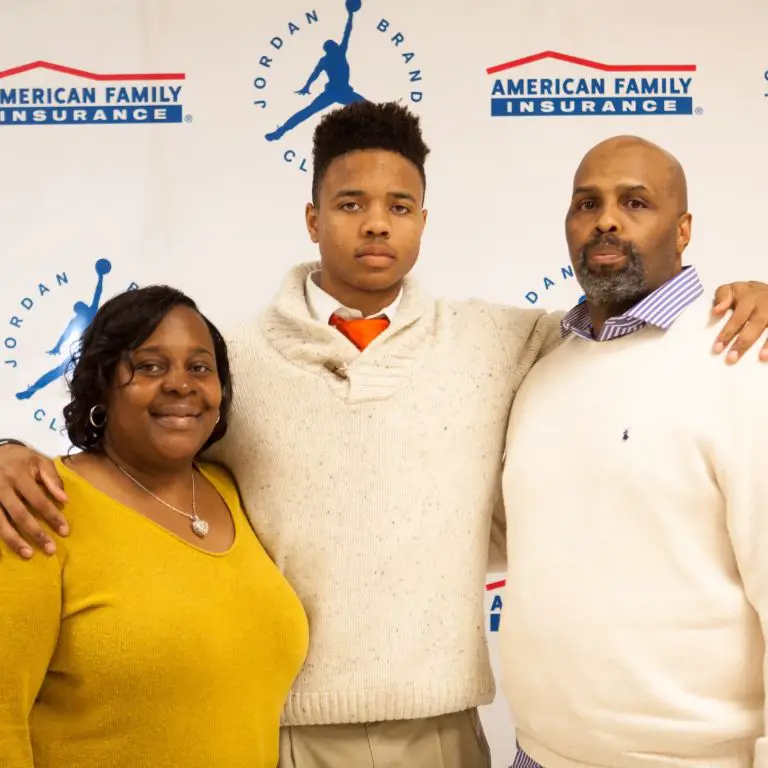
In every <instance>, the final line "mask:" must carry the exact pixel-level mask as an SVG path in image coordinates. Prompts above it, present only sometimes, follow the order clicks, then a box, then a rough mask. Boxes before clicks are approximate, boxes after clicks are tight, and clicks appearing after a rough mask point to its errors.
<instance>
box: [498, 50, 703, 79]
mask: <svg viewBox="0 0 768 768" xmlns="http://www.w3.org/2000/svg"><path fill="white" fill-rule="evenodd" d="M542 59H557V60H558V61H565V62H567V63H568V64H578V65H579V66H581V67H590V68H591V69H598V70H600V71H601V72H695V71H696V65H695V64H603V63H601V62H599V61H590V59H581V58H579V57H578V56H569V55H568V54H567V53H558V52H557V51H542V52H541V53H534V54H533V55H532V56H524V57H523V58H522V59H514V60H513V61H508V62H507V63H506V64H497V65H496V66H495V67H488V69H486V70H485V71H486V72H487V73H488V74H489V75H494V74H496V73H497V72H503V71H504V70H505V69H514V68H515V67H523V66H525V65H526V64H532V63H533V62H534V61H541V60H542Z"/></svg>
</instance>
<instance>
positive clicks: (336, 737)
mask: <svg viewBox="0 0 768 768" xmlns="http://www.w3.org/2000/svg"><path fill="white" fill-rule="evenodd" d="M278 768H491V756H490V752H489V750H488V744H487V742H486V740H485V736H484V735H483V729H482V727H481V725H480V718H479V717H478V714H477V710H474V709H473V710H469V711H466V712H457V713H455V714H451V715H442V716H441V717H431V718H428V719H426V720H392V721H389V722H385V723H367V724H360V725H304V726H299V727H294V728H283V729H281V731H280V763H279V767H278Z"/></svg>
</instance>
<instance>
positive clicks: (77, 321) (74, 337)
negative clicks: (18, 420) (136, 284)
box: [16, 259, 112, 400]
mask: <svg viewBox="0 0 768 768" xmlns="http://www.w3.org/2000/svg"><path fill="white" fill-rule="evenodd" d="M111 270H112V264H110V262H109V261H107V259H99V260H98V261H97V262H96V274H97V275H98V280H97V281H96V290H95V291H94V292H93V298H92V299H91V303H90V304H86V303H85V302H84V301H78V302H77V303H76V304H75V306H74V307H73V308H72V309H73V310H74V313H75V316H74V317H73V318H72V319H71V320H70V321H69V323H67V327H66V328H65V329H64V332H63V333H62V334H61V336H59V339H58V341H57V342H56V344H54V346H53V349H49V350H48V352H47V353H46V354H49V355H51V356H52V357H57V356H58V355H60V354H61V348H62V346H64V344H66V343H67V342H68V341H70V340H71V341H73V342H76V341H78V340H79V339H80V337H81V336H82V335H83V331H85V329H86V328H87V327H88V325H89V324H90V322H91V320H93V317H94V315H95V314H96V311H97V310H98V308H99V303H100V302H101V294H102V292H103V289H104V275H106V274H108V273H109V272H110V271H111ZM71 346H72V345H70V349H71ZM71 362H72V353H71V352H70V353H69V354H67V356H66V359H65V360H64V361H63V362H61V363H60V364H59V365H57V366H56V367H55V368H51V370H50V371H48V372H46V373H44V374H43V375H42V376H41V377H40V378H39V379H38V380H37V381H36V382H35V383H34V384H31V385H30V386H29V387H27V388H26V389H25V390H24V391H22V392H17V393H16V398H17V399H18V400H29V398H30V397H32V395H34V394H35V393H36V392H39V391H40V390H41V389H43V388H44V387H47V386H48V385H49V384H50V383H51V382H53V381H56V380H57V379H60V378H61V377H62V376H63V375H64V374H65V373H66V371H67V368H68V367H69V365H70V363H71Z"/></svg>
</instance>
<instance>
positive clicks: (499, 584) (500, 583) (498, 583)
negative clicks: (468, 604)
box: [485, 579, 507, 592]
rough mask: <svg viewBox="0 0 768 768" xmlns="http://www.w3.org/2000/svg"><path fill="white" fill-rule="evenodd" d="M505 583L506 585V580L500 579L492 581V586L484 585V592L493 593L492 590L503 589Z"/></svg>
mask: <svg viewBox="0 0 768 768" xmlns="http://www.w3.org/2000/svg"><path fill="white" fill-rule="evenodd" d="M506 583H507V580H506V579H502V580H501V581H494V582H493V583H492V584H486V585H485V591H486V592H493V590H494V589H501V587H503V586H504V585H505V584H506Z"/></svg>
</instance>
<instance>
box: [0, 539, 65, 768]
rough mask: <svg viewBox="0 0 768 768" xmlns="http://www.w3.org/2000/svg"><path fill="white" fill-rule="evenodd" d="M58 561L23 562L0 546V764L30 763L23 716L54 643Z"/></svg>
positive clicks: (22, 766) (39, 557)
mask: <svg viewBox="0 0 768 768" xmlns="http://www.w3.org/2000/svg"><path fill="white" fill-rule="evenodd" d="M60 620H61V563H60V561H59V559H58V556H56V557H48V556H47V555H44V554H41V553H38V554H36V555H35V557H33V558H32V560H31V561H29V562H27V561H24V560H22V559H21V558H19V557H18V555H16V554H14V553H12V552H11V551H10V550H9V549H7V548H6V547H5V546H4V545H0V755H2V760H1V762H2V766H3V768H33V766H34V762H33V759H32V746H31V743H30V734H29V716H30V712H31V711H32V706H33V704H34V703H35V697H36V696H37V694H38V691H39V690H40V686H41V685H42V683H43V679H44V677H45V674H46V671H47V669H48V664H49V662H50V660H51V656H52V655H53V651H54V648H55V647H56V642H57V638H58V635H59V625H60Z"/></svg>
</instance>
